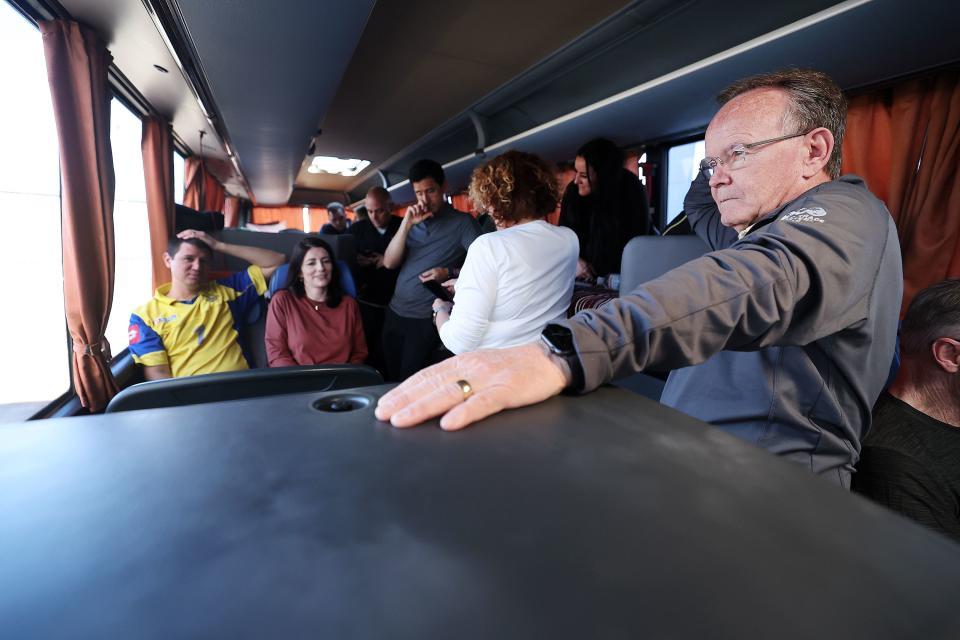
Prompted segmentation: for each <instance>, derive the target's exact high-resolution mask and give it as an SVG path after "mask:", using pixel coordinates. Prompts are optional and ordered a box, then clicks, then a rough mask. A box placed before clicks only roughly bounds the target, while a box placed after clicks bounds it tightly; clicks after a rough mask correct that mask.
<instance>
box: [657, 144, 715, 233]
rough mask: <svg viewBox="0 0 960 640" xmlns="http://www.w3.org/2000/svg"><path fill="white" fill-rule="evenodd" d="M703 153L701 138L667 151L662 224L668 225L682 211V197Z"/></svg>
mask: <svg viewBox="0 0 960 640" xmlns="http://www.w3.org/2000/svg"><path fill="white" fill-rule="evenodd" d="M704 155H705V152H704V145H703V140H697V141H695V142H688V143H686V144H678V145H676V146H673V147H670V150H669V151H668V152H667V210H666V212H665V213H666V219H665V220H664V226H665V227H666V226H667V225H669V224H670V223H671V222H672V221H673V219H674V218H676V217H677V215H679V214H680V212H681V211H683V197H684V196H685V195H687V190H689V189H690V182H691V181H692V180H693V179H694V178H696V177H697V171H699V170H700V161H701V160H703V157H704Z"/></svg>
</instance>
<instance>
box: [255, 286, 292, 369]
mask: <svg viewBox="0 0 960 640" xmlns="http://www.w3.org/2000/svg"><path fill="white" fill-rule="evenodd" d="M286 296H287V294H285V293H282V292H279V293H278V294H277V295H275V296H274V297H273V300H271V301H270V307H269V308H268V309H267V327H266V330H265V332H264V343H265V346H266V348H267V362H268V363H269V364H270V366H271V367H292V366H295V365H297V364H299V363H298V362H297V361H296V360H294V358H293V353H292V352H291V351H290V347H289V346H288V345H287V314H286V311H287V309H286V304H284V303H286V302H287V300H286Z"/></svg>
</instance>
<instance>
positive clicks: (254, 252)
mask: <svg viewBox="0 0 960 640" xmlns="http://www.w3.org/2000/svg"><path fill="white" fill-rule="evenodd" d="M177 237H178V238H183V239H187V238H196V239H198V240H202V241H203V242H205V243H207V245H209V246H210V248H211V249H213V250H214V251H219V252H220V253H225V254H227V255H228V256H234V257H236V258H240V259H241V260H246V261H247V262H249V263H250V264H255V265H257V266H258V267H260V270H261V271H263V277H264V278H266V279H267V280H269V279H270V276H272V275H273V272H274V271H276V270H277V267H279V266H280V265H282V264H283V263H284V262H286V258H285V257H284V255H283V254H282V253H278V252H276V251H271V250H270V249H262V248H260V247H249V246H247V245H242V244H227V243H226V242H220V241H219V240H217V239H216V238H214V237H213V236H211V235H209V234H206V233H204V232H203V231H197V230H196V229H187V230H185V231H181V232H180V233H178V234H177Z"/></svg>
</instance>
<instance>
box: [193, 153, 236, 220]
mask: <svg viewBox="0 0 960 640" xmlns="http://www.w3.org/2000/svg"><path fill="white" fill-rule="evenodd" d="M183 173H184V177H183V184H184V191H183V204H184V205H186V206H188V207H190V208H191V209H196V210H197V211H220V212H223V208H224V204H225V201H226V195H227V192H226V191H225V190H224V188H223V185H221V184H220V182H219V181H218V180H217V179H216V178H215V177H213V174H211V173H210V171H209V169H207V165H206V163H205V162H203V160H202V159H201V158H197V157H196V156H191V157H189V158H187V159H186V160H185V161H184V163H183Z"/></svg>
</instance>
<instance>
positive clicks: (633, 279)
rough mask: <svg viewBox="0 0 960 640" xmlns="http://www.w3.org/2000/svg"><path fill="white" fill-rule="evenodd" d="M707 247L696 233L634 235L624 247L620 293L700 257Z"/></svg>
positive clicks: (624, 292)
mask: <svg viewBox="0 0 960 640" xmlns="http://www.w3.org/2000/svg"><path fill="white" fill-rule="evenodd" d="M709 250H710V247H708V246H707V244H706V243H705V242H704V241H703V240H701V239H700V237H699V236H695V235H687V236H637V237H636V238H633V239H632V240H630V242H628V243H627V246H625V247H624V248H623V258H622V259H621V261H620V295H624V294H626V293H630V292H631V291H633V290H634V289H636V288H637V287H638V286H640V285H641V284H643V283H644V282H647V281H649V280H653V279H654V278H659V277H660V276H662V275H663V274H665V273H666V272H667V271H670V269H673V268H674V267H679V266H680V265H682V264H684V263H686V262H690V261H691V260H694V259H696V258H699V257H700V256H702V255H703V254H705V253H707V252H708V251H709Z"/></svg>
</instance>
